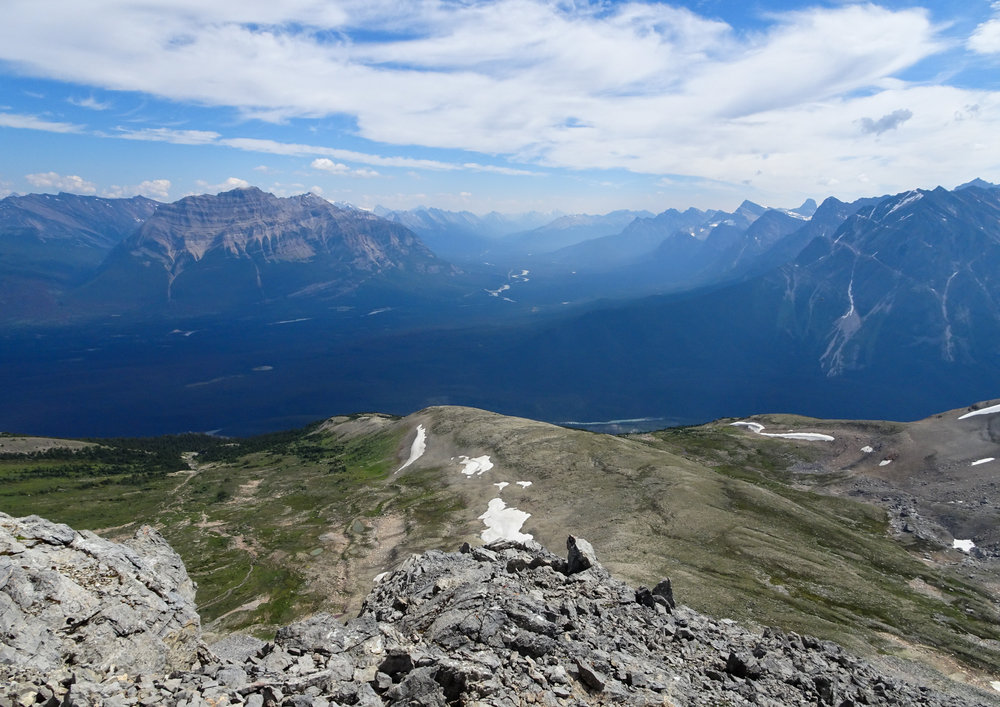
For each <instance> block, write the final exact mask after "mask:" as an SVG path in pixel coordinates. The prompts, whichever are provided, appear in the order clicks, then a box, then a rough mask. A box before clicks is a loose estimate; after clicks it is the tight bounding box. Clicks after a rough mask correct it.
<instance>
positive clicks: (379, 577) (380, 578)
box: [372, 572, 389, 584]
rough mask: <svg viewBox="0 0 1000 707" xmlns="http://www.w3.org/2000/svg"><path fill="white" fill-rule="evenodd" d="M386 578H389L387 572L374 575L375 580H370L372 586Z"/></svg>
mask: <svg viewBox="0 0 1000 707" xmlns="http://www.w3.org/2000/svg"><path fill="white" fill-rule="evenodd" d="M388 576H389V573H388V572H379V573H378V574H377V575H375V578H374V579H373V580H372V584H378V583H379V582H381V581H382V580H383V579H385V578H386V577H388Z"/></svg>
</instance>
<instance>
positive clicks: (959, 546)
mask: <svg viewBox="0 0 1000 707" xmlns="http://www.w3.org/2000/svg"><path fill="white" fill-rule="evenodd" d="M951 546H952V547H953V548H955V549H956V550H961V551H962V552H972V548H974V547H975V546H976V544H975V543H974V542H972V541H971V540H959V539H958V538H955V539H954V540H952V541H951Z"/></svg>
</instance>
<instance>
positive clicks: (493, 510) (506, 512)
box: [479, 498, 535, 543]
mask: <svg viewBox="0 0 1000 707" xmlns="http://www.w3.org/2000/svg"><path fill="white" fill-rule="evenodd" d="M530 517H531V514H530V513H525V512H524V511H522V510H518V509H517V508H507V504H506V503H504V502H503V499H500V498H494V499H493V500H492V501H490V505H489V506H488V507H487V509H486V512H485V513H483V514H482V515H481V516H479V520H481V521H483V524H484V525H485V526H486V530H484V531H483V532H482V533H480V535H479V537H481V538H482V539H483V542H485V543H491V542H493V541H494V540H511V541H514V542H522V543H523V542H528V541H529V540H534V539H535V538H534V537H533V536H532V535H531V534H530V533H522V532H521V526H522V525H524V521H526V520H528V518H530Z"/></svg>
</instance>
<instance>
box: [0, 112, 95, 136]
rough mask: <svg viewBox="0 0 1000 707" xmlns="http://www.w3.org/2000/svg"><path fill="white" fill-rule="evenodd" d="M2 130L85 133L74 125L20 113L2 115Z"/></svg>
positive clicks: (0, 122) (0, 119)
mask: <svg viewBox="0 0 1000 707" xmlns="http://www.w3.org/2000/svg"><path fill="white" fill-rule="evenodd" d="M0 128H24V129H26V130H42V131H44V132H48V133H80V132H83V128H82V127H81V126H79V125H74V124H73V123H61V122H57V121H52V120H45V119H43V118H38V117H36V116H33V115H21V114H18V113H0Z"/></svg>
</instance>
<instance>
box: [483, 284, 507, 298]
mask: <svg viewBox="0 0 1000 707" xmlns="http://www.w3.org/2000/svg"><path fill="white" fill-rule="evenodd" d="M509 289H510V285H500V287H499V288H497V289H495V290H486V292H488V293H489V295H490V297H499V296H500V293H501V292H506V291H507V290H509Z"/></svg>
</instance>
